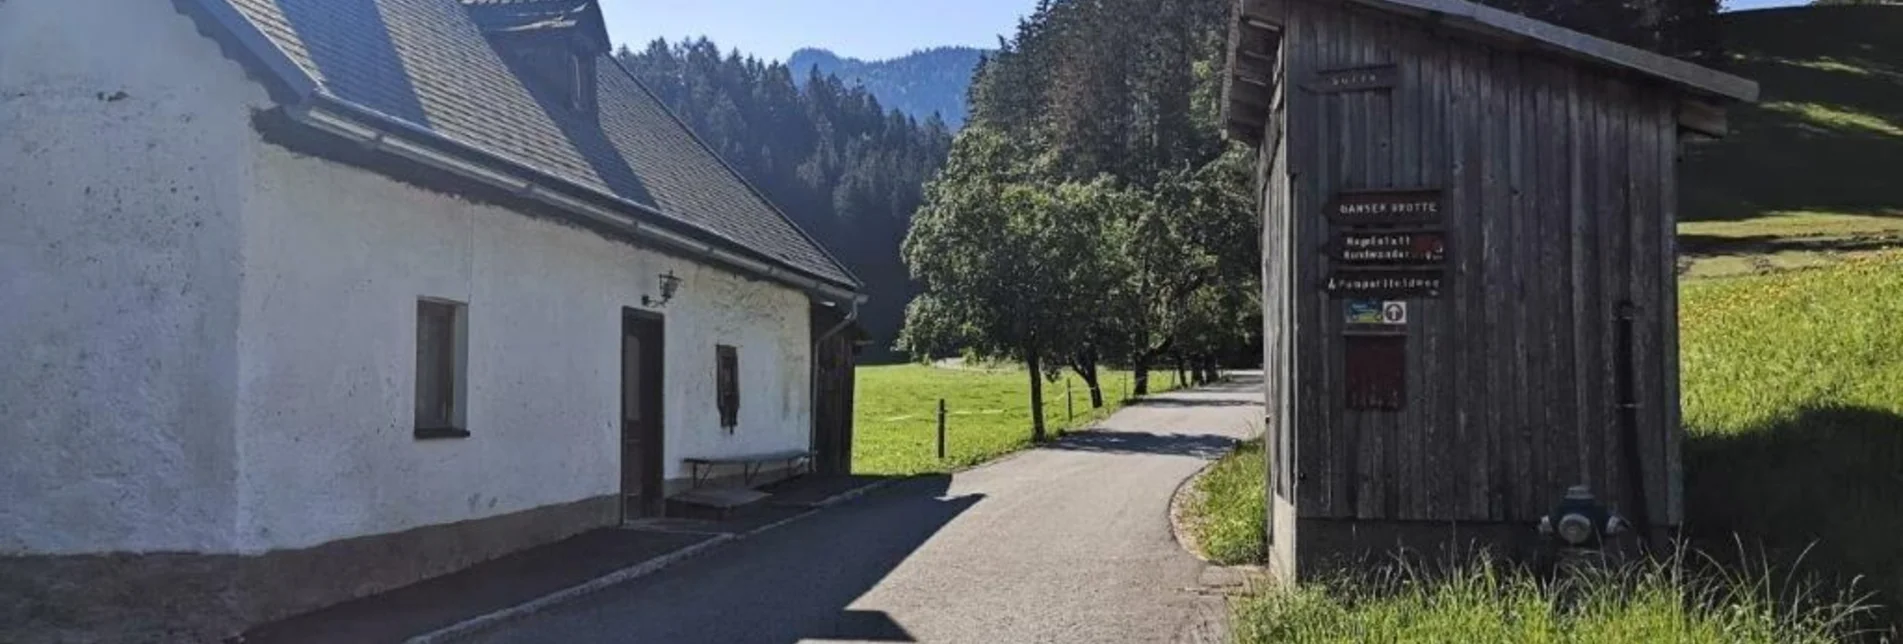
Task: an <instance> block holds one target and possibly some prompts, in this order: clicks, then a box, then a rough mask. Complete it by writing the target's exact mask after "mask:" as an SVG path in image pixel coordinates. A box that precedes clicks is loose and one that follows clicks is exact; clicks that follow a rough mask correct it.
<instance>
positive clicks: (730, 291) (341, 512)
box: [237, 147, 811, 551]
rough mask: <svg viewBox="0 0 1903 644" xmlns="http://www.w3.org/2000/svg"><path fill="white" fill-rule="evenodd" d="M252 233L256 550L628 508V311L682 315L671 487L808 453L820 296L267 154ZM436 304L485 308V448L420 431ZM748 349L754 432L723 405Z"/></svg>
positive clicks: (670, 328)
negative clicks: (624, 463)
mask: <svg viewBox="0 0 1903 644" xmlns="http://www.w3.org/2000/svg"><path fill="white" fill-rule="evenodd" d="M258 150H259V154H258V156H257V157H256V158H254V159H253V162H254V163H256V164H257V183H256V186H255V190H254V191H253V192H252V194H251V195H250V198H249V200H248V202H247V203H248V205H247V213H246V214H247V217H246V226H245V229H244V239H243V247H244V253H243V256H244V274H245V280H244V283H243V288H242V297H241V298H240V299H241V302H242V305H241V307H242V316H241V319H242V323H241V325H240V331H239V341H238V344H239V363H238V373H239V378H238V383H239V396H238V412H237V426H238V436H239V438H238V450H239V453H240V454H241V462H242V464H241V468H240V476H239V481H240V484H239V494H238V499H239V501H238V508H239V510H238V526H239V528H238V531H239V538H240V543H241V547H242V548H243V549H244V550H246V551H258V550H267V549H274V548H295V547H304V546H309V545H314V544H318V543H322V542H325V541H330V540H335V539H340V538H346V537H352V536H358V535H364V534H377V533H386V532H395V531H400V530H404V529H407V528H413V527H417V526H423V525H431V524H440V523H447V522H453V521H461V520H467V519H473V518H480V517H486V516H493V515H499V514H506V513H511V512H517V511H521V510H526V509H530V508H534V507H537V506H543V505H549V504H556V503H565V502H571V501H576V500H581V499H586V498H590V497H596V496H604V495H611V494H615V493H617V492H618V491H619V481H620V453H619V441H620V423H619V420H618V419H619V414H620V397H619V395H620V394H619V392H620V389H619V387H620V342H621V340H620V338H621V315H622V309H623V307H629V306H636V307H638V306H639V305H640V301H641V296H642V295H644V294H658V293H656V286H655V284H656V277H657V276H658V275H659V274H661V273H663V272H667V271H669V270H672V271H674V272H675V274H677V275H678V276H680V277H681V278H682V280H683V283H682V285H681V287H680V291H679V293H678V295H677V296H676V297H675V299H674V300H673V301H672V302H670V303H669V304H668V305H667V306H666V307H664V308H662V309H660V313H662V314H663V315H664V316H665V318H666V336H667V339H666V345H665V348H666V362H667V370H666V383H665V384H666V387H665V390H666V401H665V403H666V408H665V414H666V443H667V451H666V462H667V476H669V477H670V478H673V477H679V476H684V475H685V473H684V472H683V471H682V469H681V465H680V459H681V458H682V457H685V456H706V455H727V454H739V453H751V452H760V451H774V450H783V449H794V448H803V447H805V446H807V444H808V442H809V420H808V419H809V415H808V406H809V398H808V389H807V386H808V381H809V374H808V371H807V369H808V365H809V364H810V363H809V357H808V354H809V352H810V350H811V347H810V344H809V340H810V335H809V330H808V324H809V321H808V300H807V298H806V297H805V295H803V294H802V293H800V292H798V291H795V290H792V289H788V288H785V287H781V286H777V285H774V284H770V283H766V282H759V281H753V280H748V279H744V278H741V277H739V276H737V275H734V274H730V273H727V272H725V271H722V270H718V269H714V268H710V267H706V266H700V265H696V264H693V263H689V262H686V261H682V260H679V259H675V258H670V257H667V256H663V255H659V254H656V253H653V252H650V251H647V250H643V249H637V248H635V247H633V246H631V245H629V244H627V243H623V242H618V241H612V240H609V239H606V238H604V237H602V236H601V235H599V234H596V233H594V232H590V231H586V230H582V229H580V228H576V227H572V226H569V225H566V224H563V223H560V222H556V221H551V220H548V219H541V218H532V217H527V216H524V215H521V214H517V213H515V212H511V211H508V210H504V209H501V208H498V207H494V206H489V205H480V204H474V203H470V202H467V201H464V200H461V199H459V198H455V197H452V196H448V195H443V194H438V193H433V192H429V191H425V190H422V189H418V188H416V187H413V186H410V185H407V184H402V183H398V182H395V181H391V180H388V179H385V178H383V177H382V176H380V175H376V174H372V173H369V172H366V171H363V170H358V169H354V168H349V167H345V166H341V165H337V164H333V163H330V162H327V161H322V160H319V159H316V158H312V157H308V156H302V155H298V154H293V153H291V152H288V151H285V150H283V149H281V148H276V147H260V148H258ZM419 297H432V298H444V299H452V300H456V301H459V302H465V303H467V304H468V308H467V316H468V317H467V324H468V333H469V335H468V378H469V380H468V391H469V397H468V401H469V402H468V408H467V416H468V425H469V426H468V427H467V429H468V430H469V431H470V432H471V433H472V434H473V436H471V437H470V438H467V439H451V440H437V441H417V440H415V439H414V438H413V437H412V429H413V428H412V416H413V411H412V410H413V408H414V407H413V405H414V403H413V398H412V396H413V395H414V374H415V371H414V369H415V366H414V360H415V338H416V335H415V315H416V300H417V298H419ZM718 344H731V345H734V346H737V347H739V350H740V366H741V387H742V392H741V408H740V409H741V422H740V427H739V428H738V429H737V430H736V431H734V432H732V433H728V432H726V431H724V430H722V429H721V428H720V424H719V414H718V410H717V408H716V406H715V394H714V377H715V358H714V353H715V351H714V347H715V346H716V345H718Z"/></svg>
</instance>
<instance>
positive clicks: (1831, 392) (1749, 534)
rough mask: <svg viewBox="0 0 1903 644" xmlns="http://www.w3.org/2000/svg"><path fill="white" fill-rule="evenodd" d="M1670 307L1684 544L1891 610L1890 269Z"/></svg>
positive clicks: (1894, 544)
mask: <svg viewBox="0 0 1903 644" xmlns="http://www.w3.org/2000/svg"><path fill="white" fill-rule="evenodd" d="M1681 293H1682V296H1681V306H1680V308H1681V310H1682V311H1683V315H1682V321H1681V336H1680V337H1681V342H1680V344H1681V347H1682V349H1681V353H1682V356H1683V357H1682V373H1683V374H1684V385H1683V386H1684V395H1685V401H1684V403H1685V406H1684V418H1685V425H1686V431H1687V432H1688V437H1687V441H1686V446H1685V456H1684V459H1685V470H1686V479H1685V499H1686V500H1685V510H1686V515H1687V516H1686V526H1685V527H1686V531H1687V533H1688V534H1689V535H1690V536H1692V537H1693V538H1695V539H1697V540H1699V541H1700V542H1701V545H1703V546H1704V547H1706V548H1713V549H1715V548H1717V547H1719V546H1722V545H1723V544H1727V543H1729V542H1730V541H1731V540H1732V539H1734V538H1741V539H1744V540H1745V541H1746V542H1747V543H1750V544H1753V545H1754V546H1759V545H1761V546H1763V547H1765V548H1768V549H1770V550H1771V551H1772V552H1773V553H1776V554H1777V555H1778V556H1781V557H1783V558H1785V559H1790V558H1793V557H1795V556H1796V553H1799V552H1805V551H1809V556H1808V557H1807V562H1809V564H1810V566H1811V567H1812V568H1813V569H1815V570H1816V571H1817V572H1819V573H1825V574H1833V575H1835V576H1837V577H1838V578H1839V579H1843V580H1848V579H1852V578H1855V577H1862V578H1863V583H1864V584H1866V585H1867V586H1868V587H1870V588H1871V589H1873V590H1876V591H1878V592H1879V595H1878V596H1877V597H1876V601H1877V602H1879V603H1883V604H1887V605H1890V606H1895V605H1897V604H1898V603H1899V602H1903V253H1897V252H1889V253H1881V254H1876V255H1871V256H1865V257H1859V258H1856V259H1852V260H1849V261H1846V262H1844V263H1843V264H1840V265H1838V266H1835V267H1832V268H1827V269H1820V270H1813V271H1800V272H1793V273H1785V274H1778V275H1771V276H1763V277H1752V278H1739V279H1728V280H1711V281H1698V282H1689V283H1687V284H1686V285H1685V286H1684V287H1683V288H1682V289H1681ZM1899 615H1903V613H1900V612H1899V611H1896V610H1888V611H1886V617H1887V618H1888V619H1889V620H1891V621H1895V620H1896V619H1897V618H1898V617H1899Z"/></svg>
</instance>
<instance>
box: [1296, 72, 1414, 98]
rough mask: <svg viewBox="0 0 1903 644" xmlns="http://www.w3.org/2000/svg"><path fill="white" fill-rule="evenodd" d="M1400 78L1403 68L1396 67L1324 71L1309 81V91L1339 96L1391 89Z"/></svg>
mask: <svg viewBox="0 0 1903 644" xmlns="http://www.w3.org/2000/svg"><path fill="white" fill-rule="evenodd" d="M1400 78H1401V68H1400V67H1398V66H1395V65H1370V66H1366V67H1348V68H1344V69H1324V70H1321V71H1319V72H1316V73H1315V78H1314V80H1311V81H1309V83H1308V91H1311V92H1315V93H1317V94H1339V93H1342V92H1365V91H1369V90H1377V89H1391V88H1393V87H1394V84H1395V82H1396V81H1398V80H1400Z"/></svg>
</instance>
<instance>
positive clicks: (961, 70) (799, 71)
mask: <svg viewBox="0 0 1903 644" xmlns="http://www.w3.org/2000/svg"><path fill="white" fill-rule="evenodd" d="M986 51H987V50H984V49H979V48H976V47H934V48H931V49H923V50H919V51H915V52H912V53H911V54H907V55H905V56H900V57H898V58H893V59H890V60H877V61H865V60H860V59H857V58H842V57H840V56H839V55H838V54H834V53H833V52H831V51H829V50H825V49H816V48H807V49H801V50H799V51H796V52H793V55H792V56H790V57H788V58H787V59H786V66H787V67H788V68H791V69H792V70H793V72H794V73H793V77H794V78H796V79H805V78H806V77H807V72H809V71H811V70H812V69H813V68H814V67H818V68H819V71H820V73H822V74H830V75H833V76H837V77H839V80H841V81H844V82H845V83H846V85H847V86H854V85H858V86H863V87H865V88H866V91H868V92H871V93H872V95H873V96H874V97H877V98H878V99H879V103H880V104H882V105H884V106H885V107H887V108H891V109H896V110H899V111H901V112H905V113H906V114H908V115H910V116H912V118H916V119H918V120H920V121H924V120H925V119H927V118H929V117H930V116H931V115H932V114H933V113H937V114H938V115H939V117H940V118H943V119H945V125H946V127H948V128H950V129H952V130H957V129H958V128H961V127H964V125H965V117H966V115H967V114H968V111H969V108H968V107H967V106H966V104H965V98H966V96H965V94H966V90H967V89H969V88H970V87H971V77H972V73H973V72H975V71H977V68H978V62H979V61H980V60H982V59H983V58H984V56H985V53H986Z"/></svg>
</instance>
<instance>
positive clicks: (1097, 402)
mask: <svg viewBox="0 0 1903 644" xmlns="http://www.w3.org/2000/svg"><path fill="white" fill-rule="evenodd" d="M1084 384H1085V385H1087V386H1089V387H1090V408H1091V409H1103V387H1101V386H1098V384H1097V361H1095V360H1092V361H1090V368H1089V369H1087V370H1085V371H1084Z"/></svg>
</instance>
